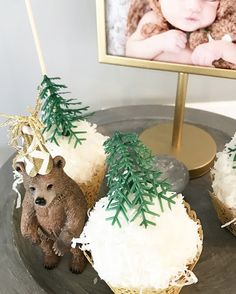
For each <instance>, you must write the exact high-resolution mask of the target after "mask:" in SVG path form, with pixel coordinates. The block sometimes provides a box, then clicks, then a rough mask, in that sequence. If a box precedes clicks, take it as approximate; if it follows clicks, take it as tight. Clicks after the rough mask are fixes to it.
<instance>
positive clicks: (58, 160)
mask: <svg viewBox="0 0 236 294" xmlns="http://www.w3.org/2000/svg"><path fill="white" fill-rule="evenodd" d="M53 163H54V166H55V167H57V168H63V167H64V166H65V164H66V162H65V159H64V158H63V157H62V156H56V157H55V158H54V159H53Z"/></svg>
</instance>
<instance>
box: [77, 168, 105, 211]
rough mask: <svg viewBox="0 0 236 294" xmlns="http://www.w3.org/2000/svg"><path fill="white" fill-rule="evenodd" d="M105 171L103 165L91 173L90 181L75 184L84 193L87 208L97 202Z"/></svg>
mask: <svg viewBox="0 0 236 294" xmlns="http://www.w3.org/2000/svg"><path fill="white" fill-rule="evenodd" d="M105 170H106V166H105V164H102V165H99V166H98V167H97V168H96V170H95V172H94V173H93V175H92V177H91V180H89V181H87V182H84V183H81V182H77V183H78V184H79V186H80V189H81V190H82V192H83V193H84V196H85V198H86V201H87V205H88V208H92V207H93V206H94V204H95V202H96V201H97V198H98V193H99V190H100V187H101V185H102V183H103V179H104V175H105Z"/></svg>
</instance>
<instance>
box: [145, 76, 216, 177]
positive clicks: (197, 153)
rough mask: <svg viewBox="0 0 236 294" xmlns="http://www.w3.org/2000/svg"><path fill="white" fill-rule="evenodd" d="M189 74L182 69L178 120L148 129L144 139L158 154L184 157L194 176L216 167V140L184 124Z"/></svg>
mask: <svg viewBox="0 0 236 294" xmlns="http://www.w3.org/2000/svg"><path fill="white" fill-rule="evenodd" d="M187 84H188V74H187V73H179V75H178V86H177V93H176V102H175V116H174V123H173V124H172V123H163V124H159V125H156V126H154V127H151V128H149V129H147V130H145V131H144V132H143V133H142V134H141V135H140V139H141V140H142V141H143V143H145V144H146V145H147V146H148V147H149V148H150V149H151V150H152V151H153V153H154V154H155V155H156V154H168V155H172V156H174V157H175V158H176V159H178V160H179V161H182V162H183V163H184V164H185V165H186V167H187V168H188V170H189V174H190V178H196V177H200V176H201V175H203V174H205V173H207V172H208V171H209V169H210V168H211V167H212V165H213V163H214V159H215V154H216V143H215V141H214V140H213V139H212V137H211V136H210V135H209V134H208V133H207V132H205V131H204V130H202V129H200V128H198V127H196V126H194V125H190V124H184V123H183V122H184V109H185V100H186V92H187Z"/></svg>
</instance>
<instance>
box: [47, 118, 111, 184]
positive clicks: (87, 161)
mask: <svg viewBox="0 0 236 294" xmlns="http://www.w3.org/2000/svg"><path fill="white" fill-rule="evenodd" d="M96 128H97V126H96V124H91V123H89V122H87V121H80V122H78V123H77V129H75V130H77V131H86V133H85V134H81V138H86V140H85V141H82V144H81V145H80V144H78V145H77V147H76V148H74V141H72V142H70V144H69V143H68V137H60V138H57V141H58V143H59V146H57V145H56V144H54V143H50V142H47V143H46V146H47V148H48V150H49V151H50V153H51V154H52V156H53V157H55V156H57V155H61V156H62V157H64V159H65V161H66V165H65V168H64V170H65V172H66V173H67V174H68V175H69V176H70V177H71V178H72V179H74V180H75V181H76V182H79V183H85V182H87V181H89V180H91V178H92V175H93V174H94V172H95V171H96V169H97V168H98V167H99V166H101V165H104V163H105V159H106V155H105V151H104V148H103V143H104V142H105V140H106V139H107V138H108V137H106V136H103V135H102V134H100V133H98V132H97V129H96Z"/></svg>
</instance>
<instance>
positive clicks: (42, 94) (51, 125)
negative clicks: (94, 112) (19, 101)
mask: <svg viewBox="0 0 236 294" xmlns="http://www.w3.org/2000/svg"><path fill="white" fill-rule="evenodd" d="M58 80H60V78H59V77H54V78H49V77H48V76H46V75H44V76H43V81H42V83H41V85H40V87H39V98H40V99H41V100H42V101H43V104H42V108H41V111H42V122H43V124H44V125H45V128H44V130H43V132H49V131H51V132H50V137H49V138H47V141H50V142H53V143H55V144H57V145H59V144H58V140H57V138H58V137H61V136H67V137H68V142H69V143H70V142H72V141H74V147H76V146H77V145H78V144H82V142H83V141H84V140H86V139H85V137H84V134H85V133H86V132H85V131H76V122H77V121H81V120H85V119H86V118H87V117H88V116H90V115H91V114H84V112H86V111H87V110H88V108H89V106H85V107H80V105H81V102H77V101H76V99H73V98H71V99H66V98H64V97H63V95H65V94H68V93H69V92H67V91H65V89H67V87H66V86H65V85H63V84H60V83H57V81H58Z"/></svg>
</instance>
